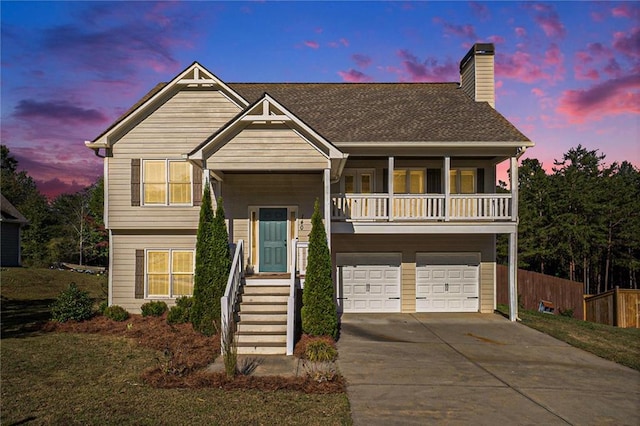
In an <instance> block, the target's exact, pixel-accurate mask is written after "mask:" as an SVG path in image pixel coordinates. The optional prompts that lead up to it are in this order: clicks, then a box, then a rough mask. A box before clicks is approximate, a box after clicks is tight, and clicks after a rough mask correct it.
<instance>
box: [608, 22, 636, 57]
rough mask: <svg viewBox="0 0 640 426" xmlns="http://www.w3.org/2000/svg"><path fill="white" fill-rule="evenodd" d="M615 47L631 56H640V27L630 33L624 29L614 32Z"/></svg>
mask: <svg viewBox="0 0 640 426" xmlns="http://www.w3.org/2000/svg"><path fill="white" fill-rule="evenodd" d="M613 48H614V49H616V50H617V51H618V52H620V53H622V54H623V55H625V56H627V57H629V58H634V59H637V58H640V27H635V28H633V29H631V31H630V32H629V33H624V32H622V31H619V32H616V33H615V34H613Z"/></svg>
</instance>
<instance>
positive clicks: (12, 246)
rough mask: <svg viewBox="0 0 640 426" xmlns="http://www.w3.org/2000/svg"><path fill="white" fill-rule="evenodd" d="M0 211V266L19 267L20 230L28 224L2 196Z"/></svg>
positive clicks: (0, 195) (0, 197)
mask: <svg viewBox="0 0 640 426" xmlns="http://www.w3.org/2000/svg"><path fill="white" fill-rule="evenodd" d="M0 211H1V215H0V227H1V229H0V243H1V244H0V266H3V267H5V266H20V265H21V263H22V260H21V257H20V230H21V229H22V227H23V226H25V225H27V223H29V222H28V221H27V219H26V218H25V217H24V216H23V215H22V213H20V212H19V211H18V209H16V208H15V207H14V206H13V204H11V203H10V202H9V200H7V199H6V198H5V197H4V195H2V194H0Z"/></svg>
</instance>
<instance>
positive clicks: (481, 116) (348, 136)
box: [228, 83, 530, 143]
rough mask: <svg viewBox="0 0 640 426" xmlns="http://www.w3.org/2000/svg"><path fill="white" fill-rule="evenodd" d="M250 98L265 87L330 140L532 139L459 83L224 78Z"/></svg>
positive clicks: (484, 140)
mask: <svg viewBox="0 0 640 426" xmlns="http://www.w3.org/2000/svg"><path fill="white" fill-rule="evenodd" d="M228 85H229V87H231V88H232V89H233V90H235V91H236V92H238V93H239V94H240V95H242V96H243V97H244V98H245V99H246V100H247V101H249V102H251V103H252V102H254V101H256V100H257V99H258V98H260V97H261V96H262V95H263V93H265V92H266V93H268V94H269V95H270V96H272V97H273V98H274V99H276V100H278V102H280V103H282V104H283V105H285V106H286V107H287V108H288V109H289V110H290V111H291V112H292V113H294V114H295V115H296V116H298V117H299V118H300V119H301V120H303V121H304V122H305V123H307V124H308V125H309V126H311V127H312V128H313V129H314V130H316V131H317V132H318V133H320V134H321V135H322V136H324V137H325V138H327V139H328V140H330V141H331V142H334V143H336V142H337V143H339V142H377V141H380V142H423V141H427V142H530V141H529V139H528V138H527V137H526V136H525V135H523V134H522V133H521V132H520V131H519V130H518V129H516V128H515V127H514V126H513V125H512V124H511V123H510V122H509V121H508V120H507V119H505V118H504V117H503V116H502V115H501V114H500V113H498V112H497V111H496V110H495V109H493V108H492V107H491V106H490V105H489V104H487V103H486V102H475V101H474V100H472V99H471V98H469V97H468V96H467V95H466V94H465V93H464V92H463V91H462V90H461V89H460V88H459V85H458V83H228Z"/></svg>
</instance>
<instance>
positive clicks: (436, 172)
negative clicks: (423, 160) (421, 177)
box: [427, 169, 442, 194]
mask: <svg viewBox="0 0 640 426" xmlns="http://www.w3.org/2000/svg"><path fill="white" fill-rule="evenodd" d="M427 193H428V194H442V170H441V169H427Z"/></svg>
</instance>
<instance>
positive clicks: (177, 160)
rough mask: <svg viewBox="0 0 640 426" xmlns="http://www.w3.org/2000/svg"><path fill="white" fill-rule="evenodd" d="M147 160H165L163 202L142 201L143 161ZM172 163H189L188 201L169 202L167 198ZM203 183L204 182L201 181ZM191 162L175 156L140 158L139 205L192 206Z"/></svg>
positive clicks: (143, 182) (143, 183)
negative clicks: (189, 190) (189, 195)
mask: <svg viewBox="0 0 640 426" xmlns="http://www.w3.org/2000/svg"><path fill="white" fill-rule="evenodd" d="M147 161H164V162H165V176H164V184H165V185H166V187H165V198H164V203H153V204H146V203H145V201H144V185H145V181H144V163H145V162H147ZM172 162H174V163H185V164H188V165H189V187H190V189H191V200H190V201H189V202H188V203H171V202H170V200H169V198H170V196H171V194H170V192H171V191H170V186H169V184H170V183H171V182H169V173H170V170H169V168H170V164H171V163H172ZM202 183H203V185H204V182H202ZM193 186H194V185H193V164H192V163H191V162H189V161H185V160H183V159H175V158H142V159H140V207H152V208H153V207H192V206H193V196H194V193H193V190H194V188H193Z"/></svg>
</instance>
